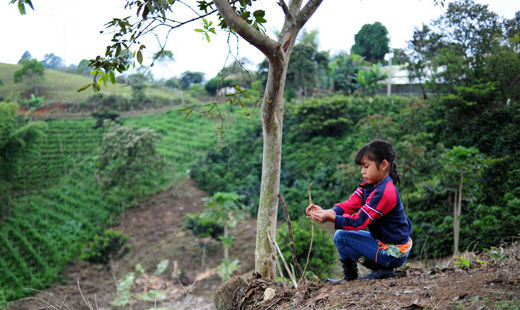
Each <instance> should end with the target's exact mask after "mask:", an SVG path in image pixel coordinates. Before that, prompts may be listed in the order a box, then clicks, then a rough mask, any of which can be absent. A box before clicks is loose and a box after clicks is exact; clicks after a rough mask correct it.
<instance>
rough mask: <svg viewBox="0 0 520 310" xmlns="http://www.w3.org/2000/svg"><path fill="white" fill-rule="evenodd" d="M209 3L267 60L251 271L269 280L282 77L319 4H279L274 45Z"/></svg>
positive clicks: (228, 10) (222, 4)
mask: <svg viewBox="0 0 520 310" xmlns="http://www.w3.org/2000/svg"><path fill="white" fill-rule="evenodd" d="M213 2H214V3H215V6H216V7H217V9H218V11H219V13H220V15H221V16H222V18H223V19H224V20H225V22H226V24H227V25H228V26H229V27H230V28H231V29H233V30H234V31H235V32H236V33H238V34H239V35H240V36H241V37H242V38H243V39H245V40H246V41H248V42H249V43H251V44H252V45H254V46H255V47H256V48H258V49H259V50H260V51H261V52H262V53H263V54H264V55H265V56H266V57H267V59H268V60H269V74H268V78H267V85H266V88H265V93H264V101H263V103H262V127H263V128H262V129H263V141H264V150H263V159H262V180H261V186H260V201H259V206H258V217H257V231H256V250H255V271H257V272H259V273H260V275H261V276H262V277H267V278H271V279H273V278H274V271H275V258H276V253H275V252H274V249H272V248H271V245H270V243H269V239H268V238H267V234H268V233H270V234H271V236H272V238H273V240H275V236H276V217H277V213H278V192H279V189H280V166H281V161H282V130H283V112H284V101H283V92H284V87H285V77H286V74H287V66H288V63H289V59H290V56H291V52H292V49H293V47H294V42H295V40H296V36H297V35H298V32H299V31H300V30H301V28H302V27H303V25H305V23H306V22H307V20H309V18H310V17H311V16H312V14H313V13H314V12H315V11H316V9H317V8H318V6H319V5H320V4H321V2H322V0H309V1H308V2H307V3H306V4H305V6H304V7H303V8H301V6H302V2H303V0H290V1H289V3H288V5H287V4H286V2H285V1H282V0H280V1H279V2H278V4H279V5H280V7H281V8H282V10H283V12H284V14H285V21H284V25H283V27H282V31H281V32H280V35H279V37H278V41H275V40H272V39H271V38H269V37H268V36H266V35H265V34H263V33H261V32H260V31H258V30H257V29H255V28H253V27H251V26H250V25H248V24H247V23H246V22H245V21H244V20H243V19H242V18H241V17H240V16H239V15H238V14H237V12H236V11H235V10H234V9H233V8H232V7H231V5H230V4H229V2H228V0H214V1H213Z"/></svg>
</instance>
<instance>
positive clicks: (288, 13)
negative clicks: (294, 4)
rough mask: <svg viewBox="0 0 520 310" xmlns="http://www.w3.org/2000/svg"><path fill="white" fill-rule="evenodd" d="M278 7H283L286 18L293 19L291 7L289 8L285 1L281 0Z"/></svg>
mask: <svg viewBox="0 0 520 310" xmlns="http://www.w3.org/2000/svg"><path fill="white" fill-rule="evenodd" d="M278 5H279V6H280V7H282V10H283V13H284V14H285V16H287V17H288V18H292V14H291V11H290V10H289V7H288V6H287V3H285V1H283V0H279V1H278Z"/></svg>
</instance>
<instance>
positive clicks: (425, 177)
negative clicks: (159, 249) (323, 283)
mask: <svg viewBox="0 0 520 310" xmlns="http://www.w3.org/2000/svg"><path fill="white" fill-rule="evenodd" d="M441 107H442V105H439V101H438V100H434V99H432V100H429V101H420V102H419V101H416V100H414V99H406V98H398V97H393V98H382V97H374V98H365V99H363V98H359V97H344V98H342V97H339V96H334V97H326V98H322V99H316V98H313V99H307V100H302V101H301V102H298V103H291V104H289V106H288V109H287V112H286V113H287V115H286V120H287V121H286V122H285V124H284V126H285V129H284V132H285V137H284V141H285V142H284V148H283V156H282V177H281V189H280V191H281V193H282V194H283V195H284V197H285V199H286V201H287V203H288V207H289V212H290V214H291V217H292V218H298V217H300V216H303V214H304V210H305V206H306V205H307V196H306V192H307V174H308V176H309V179H310V180H311V181H312V183H313V197H314V199H315V203H317V204H318V205H322V206H324V207H331V206H332V205H333V204H334V203H337V202H339V201H342V200H344V199H346V198H347V197H348V195H350V193H351V191H352V190H353V189H355V186H356V184H357V183H358V182H360V181H361V176H360V174H359V170H358V168H357V167H356V166H355V164H354V163H353V156H354V154H355V152H356V151H357V149H358V148H359V147H361V146H362V145H363V144H365V143H367V142H368V141H370V140H372V139H374V138H382V139H387V140H388V141H390V142H391V143H393V145H394V148H395V149H396V152H397V154H398V164H399V170H400V172H401V174H402V178H401V180H402V183H401V187H400V193H401V197H402V199H403V202H404V204H405V206H406V208H407V210H408V215H409V217H410V218H411V219H412V223H413V224H414V232H413V235H412V238H414V240H415V242H414V244H415V245H416V246H415V247H414V248H413V253H412V255H414V256H419V257H422V258H425V257H439V256H443V255H448V254H449V253H451V252H452V251H453V245H452V244H453V233H452V232H453V227H452V225H453V205H452V202H453V197H454V196H453V195H454V193H455V190H456V189H457V188H458V187H457V185H458V183H456V182H452V181H449V180H450V179H448V178H446V177H447V176H449V175H450V173H449V171H448V170H446V169H450V168H452V166H453V165H450V164H449V163H448V162H446V161H445V159H446V156H448V155H447V154H449V153H450V151H453V150H457V148H459V149H460V148H461V147H459V146H458V145H459V143H460V144H461V145H470V146H471V145H475V146H476V147H478V149H477V148H476V147H475V148H474V149H471V148H468V149H470V150H473V151H471V152H476V156H477V157H479V156H480V157H482V156H485V157H487V158H495V159H497V160H488V161H487V164H486V165H483V166H482V168H481V169H482V170H481V171H482V172H481V174H475V173H474V172H473V168H471V169H469V170H467V171H466V172H465V173H464V178H465V179H464V184H465V185H464V186H465V187H464V189H463V196H462V198H461V199H462V200H461V201H462V212H461V213H462V214H461V216H460V222H461V223H460V228H461V229H460V230H461V231H460V234H461V237H460V239H461V242H460V246H461V249H463V248H465V247H468V246H469V245H470V244H471V243H472V242H473V240H475V239H477V240H479V244H478V246H477V248H484V247H490V246H492V245H494V244H497V243H498V242H500V240H503V239H507V238H510V237H512V236H515V235H516V234H517V233H518V232H517V231H516V230H515V228H514V227H517V225H518V224H519V220H520V217H519V216H518V214H519V209H518V207H519V206H518V201H519V199H518V197H519V194H518V193H519V191H520V184H519V182H518V165H519V162H518V159H517V158H519V157H514V154H518V151H517V150H516V149H512V148H511V146H512V145H514V143H513V141H515V139H517V137H518V134H520V128H519V126H518V125H517V124H519V123H518V122H515V120H516V118H517V117H518V112H519V110H518V109H519V105H518V103H509V104H499V103H496V108H495V109H494V110H493V111H485V112H483V114H484V115H486V116H487V117H486V118H475V119H473V120H472V121H474V122H475V123H476V126H475V128H478V130H477V129H476V130H474V131H473V132H472V133H468V132H461V131H449V129H448V128H449V127H450V125H451V124H452V123H449V120H445V119H444V117H443V116H439V113H438V112H439V109H441ZM446 109H447V108H446ZM330 111H333V112H330ZM331 113H332V114H334V113H336V114H337V117H333V116H329V118H326V117H325V116H326V115H332V114H331ZM322 116H323V118H322ZM469 117H470V115H466V116H465V117H464V118H463V120H466V119H468V118H469ZM329 120H330V122H332V124H338V125H337V127H336V128H335V129H334V130H331V129H330V127H326V126H323V124H324V123H326V122H327V121H329ZM504 120H506V121H504ZM453 121H454V122H460V119H458V120H453ZM500 124H502V125H500ZM515 124H516V125H515ZM448 133H449V135H448ZM448 136H449V139H446V140H443V139H441V137H448ZM490 136H492V137H495V138H496V139H494V140H490V139H489V138H488V137H490ZM458 142H459V143H458ZM483 145H487V146H486V147H482V146H483ZM481 153H482V154H481ZM255 154H256V155H255ZM260 154H261V131H260V129H259V128H255V129H250V130H247V131H245V132H243V133H242V134H241V135H240V136H238V137H237V139H236V140H234V141H232V142H230V144H229V145H228V147H226V148H224V149H222V150H221V151H210V152H209V153H208V155H207V156H206V157H205V158H202V159H201V160H200V161H199V163H198V164H196V165H195V166H194V167H193V168H192V171H191V175H192V177H193V178H194V179H195V180H196V181H197V183H198V184H199V186H201V187H202V188H203V189H205V190H207V191H209V192H215V191H221V190H235V191H237V192H238V193H240V194H242V195H244V196H245V197H246V198H245V199H244V203H245V204H246V205H247V206H248V210H249V212H250V213H251V214H253V215H254V214H256V205H257V197H258V195H259V192H258V190H259V182H260V167H261V157H260ZM518 155H520V154H518ZM460 160H461V159H457V160H456V161H460ZM468 163H469V162H468ZM455 180H456V179H454V181H455ZM498 180H503V181H498ZM496 182H499V183H500V184H501V186H496V185H493V183H494V184H496ZM472 184H473V185H472ZM450 197H451V198H450ZM498 206H500V207H498ZM492 232H493V233H492Z"/></svg>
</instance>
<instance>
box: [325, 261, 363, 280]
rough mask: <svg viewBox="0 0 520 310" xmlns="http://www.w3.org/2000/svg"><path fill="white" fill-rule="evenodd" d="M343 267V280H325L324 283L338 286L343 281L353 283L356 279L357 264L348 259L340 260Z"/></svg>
mask: <svg viewBox="0 0 520 310" xmlns="http://www.w3.org/2000/svg"><path fill="white" fill-rule="evenodd" d="M340 261H341V265H342V267H343V279H327V280H325V282H329V283H332V284H338V283H341V282H343V281H353V280H356V279H357V278H358V269H357V263H356V262H355V261H353V260H352V259H350V258H346V259H340Z"/></svg>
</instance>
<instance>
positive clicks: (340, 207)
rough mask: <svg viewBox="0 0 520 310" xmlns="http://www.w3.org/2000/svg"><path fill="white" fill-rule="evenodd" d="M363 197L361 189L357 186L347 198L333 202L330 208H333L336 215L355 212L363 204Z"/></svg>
mask: <svg viewBox="0 0 520 310" xmlns="http://www.w3.org/2000/svg"><path fill="white" fill-rule="evenodd" d="M363 198H364V194H363V189H362V188H361V187H358V188H357V189H356V190H355V191H354V192H353V193H352V195H350V197H349V199H348V200H345V201H343V202H340V203H337V204H335V205H334V207H333V208H332V209H334V211H335V212H336V214H337V215H343V214H353V213H356V212H358V211H359V209H361V207H362V206H363Z"/></svg>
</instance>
